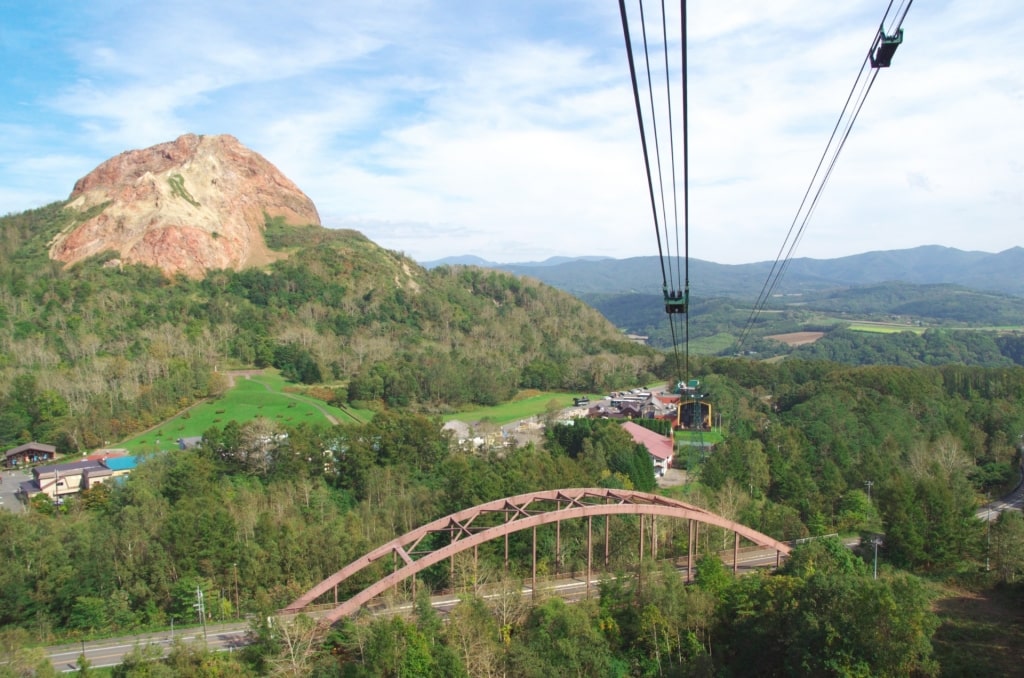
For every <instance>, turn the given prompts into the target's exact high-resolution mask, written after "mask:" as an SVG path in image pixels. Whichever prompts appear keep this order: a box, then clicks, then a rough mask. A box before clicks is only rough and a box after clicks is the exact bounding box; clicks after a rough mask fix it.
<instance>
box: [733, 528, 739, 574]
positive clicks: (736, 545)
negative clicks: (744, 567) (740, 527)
mask: <svg viewBox="0 0 1024 678" xmlns="http://www.w3.org/2000/svg"><path fill="white" fill-rule="evenodd" d="M732 536H733V537H734V538H735V539H734V541H733V543H732V573H733V574H734V575H735V574H738V573H739V571H740V533H739V532H733V533H732Z"/></svg>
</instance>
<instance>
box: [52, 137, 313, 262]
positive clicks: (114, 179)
mask: <svg viewBox="0 0 1024 678" xmlns="http://www.w3.org/2000/svg"><path fill="white" fill-rule="evenodd" d="M103 203H109V204H107V206H106V207H105V208H104V209H103V211H102V212H101V213H100V214H98V215H97V216H94V217H92V218H91V219H89V220H87V221H85V222H83V223H80V224H79V225H78V226H76V227H75V228H73V229H69V230H68V231H67V232H64V233H61V234H60V235H58V236H57V237H56V238H55V239H54V241H53V243H52V244H51V246H50V257H51V258H52V259H56V260H57V261H63V262H65V263H67V264H72V263H74V262H76V261H80V260H82V259H85V258H86V257H90V256H92V255H94V254H99V253H100V252H105V251H114V252H117V253H118V256H119V257H120V259H121V260H122V261H123V262H125V263H139V264H147V265H150V266H156V267H158V268H160V269H162V270H163V271H164V273H166V274H167V275H174V274H176V273H184V274H185V275H187V276H190V277H202V276H203V275H205V273H206V272H207V271H208V270H211V269H220V268H230V269H241V268H244V267H246V266H258V265H263V264H266V263H269V262H271V261H273V260H274V259H275V258H277V257H278V256H279V255H278V254H277V253H274V252H271V251H270V250H268V249H267V246H266V243H265V241H264V239H263V225H264V221H265V219H264V214H267V215H270V216H271V217H283V218H284V220H285V223H288V224H291V225H306V224H316V225H319V224H320V216H319V215H318V214H317V211H316V207H315V206H314V205H313V202H312V201H311V200H310V199H309V198H308V197H307V196H306V195H305V194H304V193H303V192H302V191H300V190H299V188H298V187H297V186H296V185H295V184H293V183H292V182H291V181H289V180H288V179H287V178H286V177H285V176H284V175H283V174H281V172H280V171H279V170H278V169H277V168H276V167H274V166H273V165H272V164H270V163H269V162H268V161H267V160H266V159H265V158H263V156H261V155H259V154H258V153H255V152H253V151H251V150H249V149H248V148H246V147H245V146H243V145H242V144H241V143H239V141H238V140H237V139H235V138H234V137H232V136H228V135H220V136H197V135H195V134H186V135H184V136H182V137H179V138H178V139H176V140H175V141H172V142H169V143H165V144H159V145H157V146H153V147H151V148H147V149H144V150H138V151H127V152H125V153H121V154H120V155H118V156H116V157H114V158H111V159H110V160H107V161H106V162H104V163H103V164H101V165H100V166H99V167H97V168H96V169H94V170H93V171H92V172H90V173H89V174H88V175H86V176H85V177H83V178H81V179H79V180H78V182H77V183H76V184H75V190H74V191H72V192H71V196H70V198H69V203H68V208H69V209H74V210H78V211H81V212H85V211H86V210H89V209H90V208H92V207H95V206H97V205H102V204H103Z"/></svg>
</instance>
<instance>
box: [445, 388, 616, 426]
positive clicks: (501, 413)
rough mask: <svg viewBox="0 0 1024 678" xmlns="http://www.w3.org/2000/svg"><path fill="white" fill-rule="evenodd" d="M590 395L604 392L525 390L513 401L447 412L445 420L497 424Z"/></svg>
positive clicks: (569, 404)
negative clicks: (554, 404) (451, 412)
mask: <svg viewBox="0 0 1024 678" xmlns="http://www.w3.org/2000/svg"><path fill="white" fill-rule="evenodd" d="M584 396H586V397H588V398H590V399H591V400H596V399H599V398H603V397H604V395H603V394H597V393H551V392H546V391H544V392H541V391H523V392H522V393H520V394H519V395H518V396H516V398H515V399H514V400H513V401H512V402H508V403H505V404H503V405H495V406H494V407H481V408H478V409H475V410H466V411H465V412H456V413H454V414H446V415H445V416H444V420H445V421H451V420H452V419H458V420H459V421H465V422H473V421H485V420H486V421H490V422H493V423H495V424H499V425H500V424H508V423H510V422H513V421H516V420H518V419H526V418H528V417H532V416H534V415H537V414H544V412H545V411H546V410H547V407H548V405H549V404H550V403H551V402H552V401H554V402H557V403H558V407H559V408H560V409H561V408H565V407H572V399H573V398H580V397H584Z"/></svg>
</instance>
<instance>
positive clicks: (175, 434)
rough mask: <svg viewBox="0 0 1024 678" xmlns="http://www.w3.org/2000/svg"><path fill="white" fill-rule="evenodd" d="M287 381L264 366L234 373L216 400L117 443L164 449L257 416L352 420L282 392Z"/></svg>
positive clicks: (290, 422)
mask: <svg viewBox="0 0 1024 678" xmlns="http://www.w3.org/2000/svg"><path fill="white" fill-rule="evenodd" d="M286 385H287V382H286V381H285V380H284V378H282V377H281V375H280V374H278V373H277V372H274V371H270V370H267V371H265V372H264V373H263V374H260V375H253V376H251V377H249V378H245V377H238V378H236V380H235V385H234V387H232V388H230V389H228V391H227V392H225V394H224V395H223V396H221V397H220V398H218V399H216V400H209V401H206V402H203V403H200V404H198V405H195V406H193V407H191V408H189V409H188V410H186V411H185V412H182V413H180V414H179V415H178V416H176V417H174V418H172V419H169V420H167V421H165V422H164V423H163V424H160V425H159V426H157V427H155V428H153V429H150V430H149V431H147V432H145V433H141V434H139V435H137V436H135V437H134V438H129V439H128V440H125V441H122V442H120V443H118V444H117V445H116V446H117V447H123V448H125V449H127V450H128V451H130V452H132V453H136V452H149V451H153V450H168V449H173V448H174V447H175V446H176V441H177V440H178V438H191V437H197V436H201V435H203V433H204V432H205V431H206V430H207V429H209V428H210V427H212V426H219V427H223V426H224V425H225V424H227V423H228V422H229V421H232V420H234V421H237V422H238V423H240V424H244V423H245V422H248V421H251V420H253V419H255V418H257V417H264V418H266V419H269V420H271V421H276V422H278V423H279V424H282V425H284V426H296V425H298V424H299V423H301V422H303V421H308V422H312V423H324V422H329V421H331V418H333V419H334V420H336V421H338V422H341V423H349V422H352V421H354V420H353V419H352V418H351V417H350V416H349V415H348V414H347V413H346V412H343V411H342V410H341V409H339V408H337V407H333V406H331V405H328V404H327V403H325V402H323V401H320V400H316V399H314V398H308V397H306V396H302V395H299V394H296V393H285V392H284V388H285V386H286ZM354 414H355V415H356V416H358V417H359V418H360V420H362V421H368V420H369V419H370V418H371V417H372V413H371V412H368V411H363V410H356V411H354Z"/></svg>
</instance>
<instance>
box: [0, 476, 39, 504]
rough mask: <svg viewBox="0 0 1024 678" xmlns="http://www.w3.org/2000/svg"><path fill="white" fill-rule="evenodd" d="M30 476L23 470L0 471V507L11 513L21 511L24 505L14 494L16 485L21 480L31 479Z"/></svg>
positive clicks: (16, 489)
mask: <svg viewBox="0 0 1024 678" xmlns="http://www.w3.org/2000/svg"><path fill="white" fill-rule="evenodd" d="M31 478H32V476H30V475H29V474H27V473H25V472H23V471H3V472H0V509H6V510H8V511H10V512H12V513H21V512H22V511H24V510H25V505H24V504H22V503H21V501H20V500H19V499H18V498H17V497H16V496H15V492H17V491H18V486H19V485H21V483H22V482H23V481H26V480H31Z"/></svg>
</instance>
